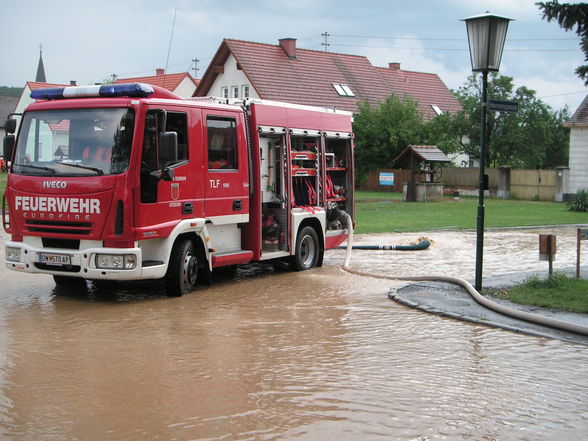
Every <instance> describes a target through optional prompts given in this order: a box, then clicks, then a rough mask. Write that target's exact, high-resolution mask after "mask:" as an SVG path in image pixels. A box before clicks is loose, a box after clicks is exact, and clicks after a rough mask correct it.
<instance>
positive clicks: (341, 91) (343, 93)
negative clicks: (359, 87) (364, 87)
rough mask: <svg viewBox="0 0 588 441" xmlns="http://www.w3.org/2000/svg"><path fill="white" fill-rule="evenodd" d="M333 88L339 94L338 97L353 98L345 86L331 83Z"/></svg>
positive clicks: (350, 91)
mask: <svg viewBox="0 0 588 441" xmlns="http://www.w3.org/2000/svg"><path fill="white" fill-rule="evenodd" d="M332 84H333V87H334V88H335V90H336V91H337V93H338V94H339V96H355V94H354V93H353V91H352V90H351V88H350V87H349V86H348V85H347V84H341V83H332Z"/></svg>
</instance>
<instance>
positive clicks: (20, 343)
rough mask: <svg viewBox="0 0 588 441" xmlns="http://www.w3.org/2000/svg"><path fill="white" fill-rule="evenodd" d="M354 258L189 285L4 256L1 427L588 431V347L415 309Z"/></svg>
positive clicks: (111, 434)
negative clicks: (68, 281) (49, 267)
mask: <svg viewBox="0 0 588 441" xmlns="http://www.w3.org/2000/svg"><path fill="white" fill-rule="evenodd" d="M339 258H340V256H339V254H337V252H335V253H334V254H331V255H330V256H329V257H328V259H327V263H328V265H326V266H325V267H323V268H320V269H317V270H313V271H311V272H305V273H290V272H279V271H273V270H272V269H271V267H268V266H264V265H254V266H251V267H246V268H239V269H238V270H236V271H235V272H230V271H229V272H225V273H221V274H219V275H218V276H216V278H215V281H214V286H213V287H200V288H199V289H197V290H196V291H194V292H193V293H191V294H190V295H188V296H185V297H182V298H174V299H168V298H167V297H165V296H164V294H163V288H162V287H161V286H154V285H152V284H148V283H139V284H134V283H133V284H130V283H129V284H126V283H121V284H116V285H115V286H102V285H96V284H93V283H87V284H85V286H84V285H82V286H78V287H77V288H75V289H73V288H68V289H62V288H59V289H58V288H55V287H54V286H53V284H52V283H51V281H49V280H48V279H47V278H45V277H41V276H39V277H37V276H26V281H27V284H26V285H25V286H23V280H24V279H25V276H22V277H14V278H13V277H12V275H13V274H14V273H10V274H8V272H7V271H6V270H0V278H1V279H2V280H3V281H6V282H5V285H4V286H5V289H4V290H3V296H2V297H1V298H0V361H1V363H2V364H1V366H0V438H5V439H11V440H74V439H108V440H134V439H141V440H161V439H166V440H167V439H179V440H182V439H199V440H213V439H214V440H217V439H234V440H275V439H300V440H326V439H337V440H358V439H369V440H378V439H382V440H389V439H423V440H424V439H431V440H433V439H464V438H470V439H501V440H515V439H516V440H519V439H529V440H538V439H539V440H540V439H545V440H550V439H566V438H568V439H569V438H575V439H580V438H582V435H584V434H585V433H587V431H588V425H587V422H588V409H587V408H586V404H585V403H586V398H587V391H588V380H587V378H588V375H587V374H588V352H587V349H586V348H585V347H584V346H577V345H572V344H566V343H562V342H559V341H552V340H546V339H540V338H536V337H530V336H526V335H518V334H513V333H510V332H505V331H501V330H497V329H493V328H487V327H483V326H478V325H472V324H469V323H463V322H458V321H454V320H450V319H444V318H440V317H437V316H432V315H428V314H424V313H420V312H418V311H414V310H412V309H410V308H406V307H404V306H401V305H398V304H395V303H393V302H391V301H389V300H388V298H387V292H388V289H389V286H390V284H391V282H389V281H382V280H372V279H368V278H364V277H358V276H352V275H349V274H347V273H344V272H342V271H341V270H340V269H339V268H338V267H337V266H336V263H337V260H338V259H339ZM387 262H388V264H390V265H391V263H390V262H393V260H392V259H389V260H388V261H387ZM358 263H359V264H360V265H362V264H364V265H367V264H365V263H364V261H361V260H360V261H359V262H358ZM2 271H4V272H2Z"/></svg>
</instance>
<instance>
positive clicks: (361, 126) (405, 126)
mask: <svg viewBox="0 0 588 441" xmlns="http://www.w3.org/2000/svg"><path fill="white" fill-rule="evenodd" d="M353 131H354V133H355V145H356V149H355V163H356V169H357V176H358V181H359V182H361V181H362V180H363V179H365V178H366V177H367V175H368V173H369V172H370V171H372V170H378V169H382V168H392V167H394V159H395V158H396V157H397V156H398V155H399V154H400V152H402V151H403V150H404V149H405V148H407V147H408V145H409V144H419V143H421V142H422V140H423V139H424V137H425V132H426V130H425V129H424V123H423V121H422V119H421V115H420V113H419V111H418V109H417V103H416V101H414V100H413V99H412V98H410V97H406V98H405V99H401V98H399V97H398V96H396V95H390V96H389V97H388V98H386V100H385V101H383V102H382V103H380V105H379V106H370V105H369V103H367V102H362V103H360V104H359V106H358V110H357V113H356V115H355V121H354V123H353Z"/></svg>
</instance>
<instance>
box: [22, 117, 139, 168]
mask: <svg viewBox="0 0 588 441" xmlns="http://www.w3.org/2000/svg"><path fill="white" fill-rule="evenodd" d="M134 123H135V114H134V111H133V110H131V109H75V110H74V109H72V110H46V111H36V112H28V113H26V114H25V116H24V118H23V120H22V124H21V130H20V136H19V138H18V144H17V146H16V155H15V158H14V164H13V169H12V170H13V172H14V173H17V174H26V175H36V176H96V175H113V174H119V173H122V172H124V171H125V170H126V169H127V167H128V165H129V158H130V154H131V145H132V143H133V128H134Z"/></svg>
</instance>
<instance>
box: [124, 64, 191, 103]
mask: <svg viewBox="0 0 588 441" xmlns="http://www.w3.org/2000/svg"><path fill="white" fill-rule="evenodd" d="M121 83H146V84H151V85H152V86H159V87H163V88H164V89H167V90H169V91H170V92H173V93H175V94H176V95H179V96H181V97H185V98H188V97H191V96H192V95H193V94H194V91H195V90H196V87H198V80H197V79H195V78H194V77H192V75H190V73H189V72H181V73H175V74H166V73H165V69H156V70H155V75H152V76H147V77H134V78H119V79H117V80H116V81H115V84H121Z"/></svg>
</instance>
